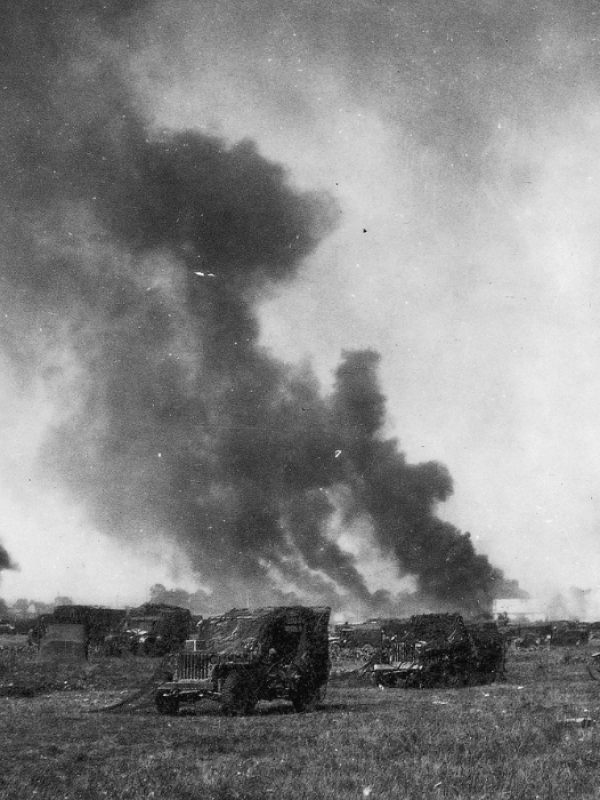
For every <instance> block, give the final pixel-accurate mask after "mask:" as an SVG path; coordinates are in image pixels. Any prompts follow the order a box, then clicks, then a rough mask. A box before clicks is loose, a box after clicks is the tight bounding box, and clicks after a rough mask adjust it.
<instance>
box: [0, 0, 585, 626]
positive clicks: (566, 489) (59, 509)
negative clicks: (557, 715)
mask: <svg viewBox="0 0 600 800" xmlns="http://www.w3.org/2000/svg"><path fill="white" fill-rule="evenodd" d="M9 7H10V9H11V10H10V11H9V12H8V13H7V15H6V17H7V21H6V24H5V26H4V28H3V31H2V33H0V45H1V51H0V59H1V65H2V68H3V74H4V75H6V79H5V80H4V83H3V86H2V99H3V103H4V112H5V113H4V114H3V119H4V120H6V122H4V123H3V126H2V129H1V131H0V143H1V144H2V148H3V152H4V153H5V157H4V160H3V164H2V173H1V175H2V181H3V184H4V187H5V191H4V192H3V200H2V203H3V205H4V213H3V218H4V219H5V220H6V223H5V224H4V226H3V229H2V231H1V234H0V235H1V236H2V241H1V248H2V275H3V297H2V318H3V325H4V330H3V339H2V342H3V347H2V353H1V358H2V363H3V366H4V373H5V376H6V379H5V382H4V386H3V388H2V390H1V394H0V402H1V406H0V407H1V408H2V410H3V412H4V413H3V423H2V425H3V434H4V438H5V441H6V447H5V450H4V456H3V459H2V461H1V463H0V491H1V492H2V497H3V501H4V506H5V508H6V509H7V512H6V514H5V517H4V523H3V528H2V529H0V540H1V541H2V542H3V543H4V544H5V545H6V548H7V550H8V552H9V553H10V554H11V556H12V557H13V558H14V560H15V561H16V562H18V563H19V565H20V570H19V571H18V572H16V571H15V572H10V573H8V572H5V573H3V578H2V580H3V584H2V590H3V591H4V589H6V591H7V593H11V594H15V593H18V594H19V595H23V594H28V595H29V596H32V595H34V594H36V588H35V587H36V586H37V587H39V586H40V585H42V586H44V589H43V591H45V592H46V596H47V597H53V596H55V595H56V594H59V593H60V594H69V595H71V596H74V597H75V599H76V600H77V599H78V597H79V598H80V599H82V600H85V601H96V602H104V603H108V602H114V601H115V599H119V596H120V600H121V602H136V601H137V602H139V601H141V600H142V599H143V594H144V593H145V592H147V589H148V586H149V585H150V584H153V583H158V582H160V583H167V582H169V581H170V580H171V581H175V582H177V583H178V584H180V585H184V586H186V587H187V588H188V589H190V590H192V589H195V588H198V587H199V588H200V589H201V590H204V591H206V592H207V593H211V600H210V603H211V604H213V605H214V606H215V607H216V608H222V607H223V606H227V605H232V604H234V603H237V604H240V603H244V602H246V600H247V599H251V600H252V601H253V602H254V603H266V602H279V601H282V600H284V599H285V598H286V597H289V593H292V592H295V593H296V594H297V596H298V597H300V599H303V600H310V601H313V602H329V603H332V604H333V605H334V606H336V607H338V608H339V607H344V606H348V605H349V604H352V605H355V606H358V605H360V607H361V608H362V609H364V610H365V611H367V610H368V611H379V610H385V609H392V608H397V605H395V604H396V603H397V599H396V598H395V595H396V594H397V592H398V591H399V590H400V589H402V588H404V589H406V588H410V589H412V590H416V593H417V594H416V597H417V598H419V601H420V602H422V604H423V605H424V606H427V607H444V608H463V609H468V610H475V609H477V608H480V607H482V605H485V603H486V602H487V601H488V600H489V598H490V596H491V595H492V594H493V593H497V592H498V591H499V589H498V587H499V586H500V585H501V581H502V573H501V572H500V570H499V569H498V568H496V567H493V566H492V564H491V563H490V560H488V557H487V556H490V557H491V562H492V563H493V564H497V565H498V567H501V568H503V569H504V570H505V571H506V572H507V573H509V574H510V575H511V576H513V575H515V576H517V577H519V578H520V579H521V581H522V582H523V583H525V588H527V579H528V571H529V569H530V567H531V565H532V564H533V563H537V562H536V561H535V560H536V559H537V560H538V561H539V560H540V559H541V560H542V563H543V564H544V570H545V572H546V577H547V579H548V581H549V582H551V583H552V584H553V586H559V587H560V586H568V585H570V584H572V583H576V582H578V581H583V582H584V584H585V585H588V584H589V582H590V581H591V580H593V575H594V571H593V570H594V565H595V566H598V565H599V564H598V561H599V560H600V559H599V558H598V555H599V554H598V546H597V541H596V538H595V536H596V533H597V532H596V517H597V512H596V510H595V508H596V507H595V501H594V493H595V492H596V490H597V488H598V486H597V479H596V477H595V475H596V474H598V473H597V469H596V468H597V467H598V466H599V462H600V452H599V451H598V449H597V447H596V445H595V444H594V434H595V433H596V432H597V427H598V415H597V411H596V408H595V403H594V400H595V397H596V394H595V390H596V389H597V388H600V376H599V375H598V372H597V367H596V365H595V360H594V354H595V348H594V346H595V345H597V343H598V327H597V306H596V301H597V290H596V288H595V284H594V280H593V279H594V277H595V275H594V266H595V259H596V258H597V254H598V241H597V234H596V232H595V231H597V229H598V228H597V226H596V225H595V215H596V214H597V210H596V209H597V200H598V183H597V181H598V179H599V178H600V174H599V171H598V165H597V163H596V160H595V159H594V156H593V153H594V147H593V142H594V135H595V133H597V129H598V119H600V114H598V109H599V108H600V105H599V103H598V97H597V89H596V83H595V80H596V77H597V72H598V66H599V65H598V63H597V45H596V44H595V38H594V36H593V35H592V29H591V26H592V24H593V23H594V21H595V10H594V8H593V7H592V6H590V7H589V8H586V6H585V4H582V5H581V6H580V7H579V9H578V11H577V12H565V10H564V8H563V7H562V5H560V4H558V3H556V4H554V3H548V4H547V6H545V7H544V9H541V10H535V11H532V10H519V9H517V10H514V9H512V8H511V11H510V13H507V10H506V8H504V4H503V3H493V4H492V3H488V4H486V3H484V4H481V3H477V4H476V3H474V2H473V3H471V2H455V3H454V2H453V3H449V4H447V5H445V6H444V10H443V12H442V11H440V8H439V4H434V3H429V2H419V3H406V4H400V5H399V6H397V7H396V6H394V7H392V6H390V7H387V6H384V5H382V4H380V3H372V2H358V0H355V1H354V2H348V3H343V4H342V3H340V4H332V5H331V6H323V4H320V3H316V2H311V1H309V0H307V2H302V3H290V4H289V5H288V4H285V3H283V4H282V3H276V4H272V3H270V2H268V1H266V0H262V1H261V2H251V3H244V4H242V5H240V4H239V3H233V2H228V1H225V0H224V1H223V2H210V3H207V2H206V3H205V2H194V3H188V2H183V1H180V0H173V2H158V1H157V2H130V3H117V2H114V3H100V2H98V3H96V2H91V0H90V2H83V1H81V2H75V1H74V0H72V1H70V2H69V1H68V0H55V2H53V3H49V4H46V5H45V6H44V7H43V8H40V7H39V6H38V5H37V4H34V3H27V2H25V3H14V4H12V5H10V6H9ZM575 84H576V85H577V91H576V92H575V93H574V92H573V86H574V85H575ZM566 330H568V331H569V334H568V335H567V336H566V337H565V331H566ZM340 353H342V355H341V356H340ZM573 354H576V356H577V357H576V358H573ZM590 376H591V380H590ZM396 436H397V437H398V439H399V441H398V440H397V439H396V438H395V437H396ZM442 462H443V463H445V464H448V468H446V467H445V466H442ZM450 475H452V476H453V477H454V479H455V481H456V487H453V481H452V479H451V477H450ZM453 488H455V489H456V491H455V494H454V496H453V498H452V499H451V496H452V494H453ZM467 530H470V531H472V533H473V535H472V536H469V535H467V534H464V533H461V531H467ZM590 549H591V553H592V554H591V555H590ZM486 554H487V555H486ZM1 556H2V551H0V569H2V568H3V567H2V560H1ZM42 561H45V562H46V563H50V571H49V575H46V577H45V578H44V581H45V582H42V583H41V584H40V580H39V577H37V576H38V572H37V567H36V563H40V562H42ZM161 562H162V563H161ZM569 562H570V563H569ZM538 572H539V570H538ZM34 576H36V577H34ZM28 581H30V583H28ZM27 586H30V587H32V588H30V589H27V588H26V587H27ZM535 588H536V589H538V587H535ZM86 592H87V594H86ZM208 603H209V601H208V599H207V604H208Z"/></svg>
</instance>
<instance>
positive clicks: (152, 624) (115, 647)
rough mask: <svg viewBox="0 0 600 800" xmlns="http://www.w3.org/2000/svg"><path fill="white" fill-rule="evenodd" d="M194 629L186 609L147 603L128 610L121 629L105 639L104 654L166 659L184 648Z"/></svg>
mask: <svg viewBox="0 0 600 800" xmlns="http://www.w3.org/2000/svg"><path fill="white" fill-rule="evenodd" d="M191 626H192V615H191V613H190V612H189V611H188V609H187V608H179V607H178V606H169V605H162V604H158V603H145V604H144V605H142V606H140V607H139V608H134V609H132V610H131V611H129V612H128V613H127V615H126V616H125V618H124V619H123V620H122V622H121V624H120V627H119V629H118V630H117V631H116V632H114V633H110V634H109V635H108V636H106V637H105V638H104V652H105V653H106V655H112V656H118V655H122V654H123V653H132V654H134V655H147V656H164V655H166V654H167V653H171V652H173V651H175V650H178V649H179V648H180V647H181V646H182V645H183V643H184V642H185V640H186V639H187V637H188V635H189V632H190V629H191Z"/></svg>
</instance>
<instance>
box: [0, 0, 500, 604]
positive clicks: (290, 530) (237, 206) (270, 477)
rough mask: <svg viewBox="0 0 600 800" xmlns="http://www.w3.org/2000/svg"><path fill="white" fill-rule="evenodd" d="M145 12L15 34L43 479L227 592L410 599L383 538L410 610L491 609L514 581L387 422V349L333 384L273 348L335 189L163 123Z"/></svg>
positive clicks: (12, 346)
mask: <svg viewBox="0 0 600 800" xmlns="http://www.w3.org/2000/svg"><path fill="white" fill-rule="evenodd" d="M143 5H144V4H141V3H130V4H127V7H126V6H125V5H124V4H119V3H114V4H112V5H111V4H101V3H91V2H90V3H77V4H75V6H76V8H77V11H76V13H72V12H73V9H74V5H73V4H70V3H66V2H65V3H61V2H55V3H52V4H49V5H46V6H45V7H44V8H43V9H41V8H37V7H36V6H34V4H32V3H29V4H27V3H25V4H20V5H19V6H17V5H15V6H14V7H13V9H12V11H11V12H9V14H8V15H7V21H6V23H5V27H4V30H3V32H2V34H0V37H1V39H2V51H1V56H0V58H1V59H2V65H3V69H4V71H5V74H6V75H7V76H8V77H7V79H6V80H5V84H6V85H5V86H4V90H3V100H4V104H5V112H8V113H5V115H4V118H5V120H6V122H5V124H4V126H3V128H2V132H1V133H0V136H1V142H0V143H1V144H2V146H3V149H4V151H5V153H6V154H7V157H6V158H5V160H4V165H3V168H2V172H3V175H2V177H3V183H4V185H5V187H6V188H7V191H6V192H5V195H4V198H3V201H2V203H3V205H4V212H5V213H4V217H5V219H6V220H7V222H6V224H4V225H3V229H2V232H1V235H2V270H3V287H4V294H3V301H2V312H3V313H2V316H3V329H4V330H3V342H4V346H3V358H4V359H6V362H7V364H8V365H10V371H11V373H12V374H13V376H14V382H15V393H16V394H18V395H20V396H26V395H27V393H28V392H30V391H33V389H34V388H35V387H38V389H39V387H40V386H42V387H43V391H44V392H45V396H46V399H47V402H48V404H49V405H50V406H51V408H52V414H51V415H50V418H49V421H48V424H47V426H46V427H45V428H44V429H42V430H41V432H40V437H39V446H38V447H37V448H36V451H35V464H36V471H37V472H38V474H39V476H41V478H40V480H47V481H52V482H53V483H56V484H58V485H59V486H60V487H62V488H64V489H65V491H66V492H67V493H68V495H69V496H71V497H72V498H73V499H74V502H76V503H78V504H80V505H81V507H82V508H83V509H85V513H86V515H87V516H88V518H89V519H90V521H91V522H92V524H93V525H94V526H95V528H96V529H97V530H98V531H100V532H101V533H103V534H106V535H108V536H111V537H116V538H117V539H118V540H123V541H126V542H129V543H134V544H135V546H136V547H138V548H140V549H143V548H144V547H145V545H146V544H147V543H148V542H150V541H153V540H154V539H156V538H157V537H161V536H162V537H165V538H167V539H170V540H171V541H173V542H175V543H176V545H177V547H178V548H179V549H180V550H181V551H182V553H183V554H184V555H185V559H186V561H187V562H188V563H189V566H190V569H191V570H192V572H193V573H194V574H195V575H196V576H197V579H198V581H199V583H200V584H201V586H202V587H203V590H205V591H206V594H207V604H208V603H210V604H212V605H213V606H215V607H224V606H227V605H232V604H233V603H232V598H233V600H234V602H239V601H240V599H242V600H243V598H244V596H248V595H251V596H252V597H253V598H256V599H260V601H261V602H262V603H263V604H264V602H277V601H283V600H285V599H286V598H290V597H292V596H294V597H296V598H298V599H300V600H302V601H305V602H318V603H324V602H326V603H329V604H331V605H333V606H334V607H336V608H340V607H344V606H348V605H349V604H360V606H361V608H364V609H366V610H369V611H372V612H376V611H382V612H383V611H387V612H389V611H391V610H393V609H397V608H398V603H399V602H400V600H401V598H402V597H403V596H404V597H405V593H404V594H403V592H402V591H400V589H398V591H396V592H395V591H394V590H393V589H390V587H389V586H388V587H386V588H385V589H383V588H380V587H378V586H377V585H376V584H377V581H376V578H375V579H374V578H373V577H372V576H371V577H369V576H368V575H367V574H366V573H365V570H364V565H363V564H362V563H361V557H360V553H359V551H360V547H361V544H360V539H361V537H363V539H364V542H363V547H367V548H370V549H371V550H372V551H373V552H374V553H376V554H377V558H379V559H380V561H381V563H386V564H388V565H389V564H391V565H392V568H393V570H396V572H397V581H398V586H399V587H400V586H402V585H403V583H402V579H406V578H409V579H412V581H413V582H414V584H413V589H414V591H413V592H412V595H413V602H415V603H417V602H418V603H421V604H422V605H423V606H427V607H437V608H454V609H462V610H465V611H476V610H478V609H479V610H485V609H486V608H487V607H488V605H489V601H490V599H491V597H492V596H494V595H495V594H497V592H498V587H499V586H500V585H502V582H503V576H502V573H501V571H500V570H498V569H496V568H494V567H493V566H492V565H491V563H490V561H489V560H488V558H487V557H486V556H485V555H482V554H478V553H477V552H476V550H475V547H474V545H473V542H472V539H471V537H470V535H469V534H466V533H462V532H461V531H460V530H459V529H458V528H457V527H455V526H454V525H452V524H451V523H449V522H447V521H444V520H442V519H440V518H439V517H438V508H439V505H440V504H441V503H443V502H444V501H446V500H447V499H448V498H449V497H450V495H451V494H452V491H453V486H452V480H451V477H450V475H449V472H448V470H447V469H446V468H445V467H444V466H442V465H441V464H439V463H436V462H431V461H429V462H425V463H417V464H412V463H408V462H407V459H406V457H405V455H404V453H403V452H402V446H401V443H399V442H398V441H397V440H396V439H395V438H391V437H389V436H388V435H386V423H387V417H386V398H385V396H384V394H383V392H382V388H381V385H380V379H379V374H378V369H379V360H380V357H379V355H378V354H377V352H376V351H375V350H374V349H372V348H364V349H361V350H347V351H345V352H344V353H343V354H342V357H341V361H340V363H339V365H338V367H337V369H336V371H335V377H334V383H333V387H332V389H331V391H330V392H328V393H324V391H323V389H322V388H321V386H320V385H319V383H318V381H317V379H316V377H315V376H314V374H313V373H312V371H311V368H310V366H307V365H304V366H302V367H297V366H291V365H289V364H285V363H283V362H281V361H279V360H277V359H275V358H274V357H273V356H271V355H270V354H269V352H268V351H267V350H266V349H265V348H264V347H262V346H261V345H260V327H259V322H258V317H257V305H258V303H259V302H261V301H263V300H264V299H265V298H268V297H269V294H270V292H271V291H272V290H273V288H274V287H276V286H280V285H282V284H289V283H291V282H292V281H293V280H294V278H295V277H296V276H297V275H298V274H299V273H300V272H301V270H302V269H303V265H304V264H305V262H306V260H307V259H308V258H309V257H311V256H312V255H313V254H314V253H315V252H316V251H317V250H318V248H319V246H320V245H321V244H322V242H324V241H325V240H326V238H327V236H328V235H330V234H331V233H332V232H333V231H334V230H335V228H336V225H337V224H338V222H339V218H340V209H339V208H338V205H337V201H336V198H335V196H334V195H326V194H324V193H322V192H321V193H316V192H314V193H311V192H306V191H300V190H298V189H296V188H294V186H293V185H292V183H291V182H290V180H289V178H288V174H287V172H286V166H285V165H281V164H277V163H274V162H273V161H271V160H269V159H267V158H265V157H264V156H263V155H261V152H260V150H259V149H258V147H257V145H256V144H255V143H254V142H253V141H251V140H250V139H245V140H241V141H239V142H237V143H233V144H232V143H230V142H227V141H226V140H225V139H224V138H221V137H219V136H217V135H212V134H211V135H209V134H207V133H205V132H199V131H195V130H187V131H168V130H157V129H156V128H154V127H153V126H152V124H151V119H150V116H149V115H148V114H147V113H146V112H145V111H144V108H143V103H142V102H141V101H140V100H139V98H138V97H136V95H135V93H134V92H133V89H132V87H131V85H130V83H129V80H128V77H127V70H126V69H125V67H124V64H123V60H124V51H123V45H122V42H121V41H120V39H119V34H118V31H119V30H122V25H121V24H122V22H123V19H124V18H125V15H126V13H128V11H132V12H139V10H140V9H142V7H143ZM0 536H1V531H0ZM348 539H350V540H352V545H351V546H349V545H348ZM356 540H359V541H358V544H357V541H356ZM365 543H366V544H365ZM353 547H354V550H353ZM5 555H6V559H5V560H6V564H4V561H3V559H4V556H5ZM9 564H10V561H9V559H8V554H5V551H4V550H3V548H0V569H6V568H8V566H9ZM209 597H210V599H209Z"/></svg>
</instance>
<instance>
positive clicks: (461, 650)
mask: <svg viewBox="0 0 600 800" xmlns="http://www.w3.org/2000/svg"><path fill="white" fill-rule="evenodd" d="M504 650H505V648H504V641H503V638H502V635H501V634H500V632H499V631H498V628H497V626H496V625H495V624H494V623H486V624H485V625H470V626H467V625H465V622H464V620H463V618H462V617H461V616H460V614H422V615H419V616H414V617H412V618H411V620H410V625H409V626H408V628H407V630H406V632H405V633H404V635H403V636H402V638H400V639H395V640H394V639H392V640H391V641H390V642H389V644H388V647H387V652H386V653H385V655H384V658H382V660H381V662H380V663H376V664H374V666H373V671H374V675H375V682H376V683H377V685H379V686H405V687H407V688H408V687H415V688H421V689H422V688H428V687H433V686H465V685H467V684H469V683H483V682H490V681H493V680H495V679H496V677H497V676H498V675H499V674H501V673H502V671H503V668H504Z"/></svg>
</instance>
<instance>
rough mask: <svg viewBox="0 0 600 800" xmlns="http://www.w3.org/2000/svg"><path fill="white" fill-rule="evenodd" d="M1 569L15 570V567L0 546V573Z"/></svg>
mask: <svg viewBox="0 0 600 800" xmlns="http://www.w3.org/2000/svg"><path fill="white" fill-rule="evenodd" d="M3 569H15V565H14V564H13V562H12V560H11V557H10V556H9V554H8V553H7V551H6V549H5V548H4V547H3V546H2V545H1V544H0V572H2V570H3Z"/></svg>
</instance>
